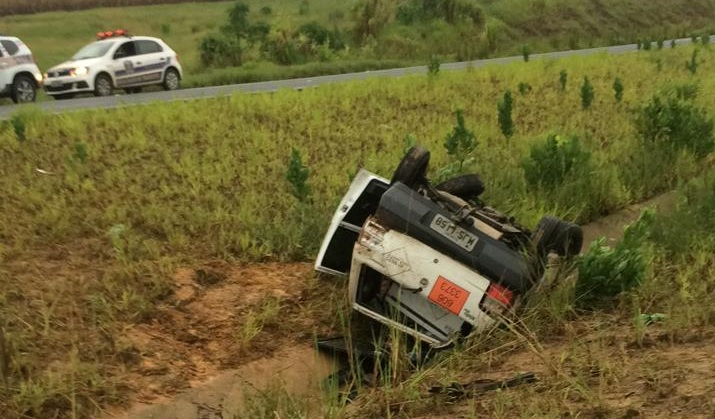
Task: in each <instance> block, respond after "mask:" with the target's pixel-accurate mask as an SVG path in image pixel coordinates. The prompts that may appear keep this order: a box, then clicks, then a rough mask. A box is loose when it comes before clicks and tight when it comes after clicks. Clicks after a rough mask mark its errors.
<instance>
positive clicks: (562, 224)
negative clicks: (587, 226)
mask: <svg viewBox="0 0 715 419" xmlns="http://www.w3.org/2000/svg"><path fill="white" fill-rule="evenodd" d="M532 241H533V242H534V245H535V247H536V252H537V254H538V255H539V256H540V257H546V255H547V254H548V253H549V252H555V253H556V254H558V255H559V256H563V257H566V258H571V257H573V256H576V255H578V254H579V252H580V251H581V246H582V244H583V231H582V230H581V227H579V226H577V225H576V224H574V223H570V222H567V221H563V220H561V219H559V218H556V217H552V216H549V215H547V216H544V217H543V218H542V219H541V220H540V221H539V223H538V224H537V226H536V230H534V233H533V234H532Z"/></svg>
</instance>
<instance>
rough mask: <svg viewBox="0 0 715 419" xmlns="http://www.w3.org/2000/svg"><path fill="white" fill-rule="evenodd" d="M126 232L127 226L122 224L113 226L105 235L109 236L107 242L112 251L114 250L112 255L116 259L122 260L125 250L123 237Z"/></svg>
mask: <svg viewBox="0 0 715 419" xmlns="http://www.w3.org/2000/svg"><path fill="white" fill-rule="evenodd" d="M126 232H127V226H125V225H124V224H114V225H113V226H112V227H111V228H110V229H109V231H108V232H107V235H108V236H109V242H110V243H111V244H112V249H114V254H115V255H116V256H117V258H118V259H123V258H124V256H125V250H126V240H125V235H126Z"/></svg>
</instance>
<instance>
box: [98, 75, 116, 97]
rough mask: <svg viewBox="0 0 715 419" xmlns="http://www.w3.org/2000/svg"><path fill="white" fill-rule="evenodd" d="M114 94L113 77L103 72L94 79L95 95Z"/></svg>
mask: <svg viewBox="0 0 715 419" xmlns="http://www.w3.org/2000/svg"><path fill="white" fill-rule="evenodd" d="M111 94H112V79H110V78H109V76H108V75H106V74H104V73H102V74H100V75H98V76H97V78H96V79H94V95H95V96H109V95H111Z"/></svg>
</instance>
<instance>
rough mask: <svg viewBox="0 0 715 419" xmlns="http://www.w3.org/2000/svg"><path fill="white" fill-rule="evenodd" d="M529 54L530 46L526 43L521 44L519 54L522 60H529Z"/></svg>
mask: <svg viewBox="0 0 715 419" xmlns="http://www.w3.org/2000/svg"><path fill="white" fill-rule="evenodd" d="M529 55H531V48H529V46H528V45H522V46H521V56H522V57H523V58H524V62H529Z"/></svg>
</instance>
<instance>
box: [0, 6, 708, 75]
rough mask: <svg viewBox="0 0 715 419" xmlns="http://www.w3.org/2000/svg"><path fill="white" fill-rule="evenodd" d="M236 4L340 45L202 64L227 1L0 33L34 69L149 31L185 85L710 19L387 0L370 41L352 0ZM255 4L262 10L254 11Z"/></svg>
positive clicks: (58, 18)
mask: <svg viewBox="0 0 715 419" xmlns="http://www.w3.org/2000/svg"><path fill="white" fill-rule="evenodd" d="M245 3H246V4H248V5H249V6H250V9H251V14H250V16H249V21H250V22H256V21H259V20H262V21H265V22H267V23H268V24H270V25H271V27H272V29H273V30H285V31H286V32H287V33H290V32H291V31H293V30H296V29H297V28H298V27H300V26H301V25H302V24H305V23H308V22H312V21H315V22H318V23H319V24H320V25H322V26H324V27H326V28H328V29H330V30H332V29H337V30H338V31H339V32H341V33H342V37H343V38H344V40H345V41H346V42H347V47H348V48H347V49H344V50H340V51H337V52H334V53H331V54H329V56H327V57H323V59H324V60H323V61H320V62H318V61H316V62H310V63H307V64H305V63H304V64H296V65H291V66H282V65H278V64H275V63H272V62H270V61H269V60H268V59H266V58H265V57H264V56H263V55H262V54H261V53H260V51H259V50H258V46H256V47H254V48H249V49H248V50H247V51H246V52H245V60H244V61H245V64H244V65H243V66H242V67H236V68H231V67H230V68H213V69H207V68H205V67H203V66H202V65H201V64H200V61H199V50H198V46H199V42H200V40H201V39H203V38H204V37H205V36H207V35H209V34H212V33H216V32H217V31H218V30H219V28H220V27H221V26H223V25H224V24H225V22H226V15H227V10H228V9H229V8H230V7H231V5H232V4H233V3H231V2H214V3H185V4H172V5H156V6H140V7H123V8H99V9H92V10H86V11H77V12H51V13H38V14H34V15H22V16H3V17H0V32H3V33H10V34H13V35H16V36H19V37H21V38H22V39H23V40H24V41H25V42H27V43H28V45H30V46H31V48H32V49H33V51H34V53H35V57H36V59H37V60H38V64H39V66H40V68H41V69H42V70H44V69H47V68H48V67H50V66H52V65H55V64H57V63H59V62H61V61H64V60H66V59H67V58H68V57H70V56H71V55H72V54H73V53H74V52H76V51H77V50H78V49H79V48H80V47H81V46H83V45H84V44H86V43H88V42H90V41H92V40H93V37H94V34H95V33H96V32H97V31H101V30H107V29H108V28H110V29H111V28H120V27H122V28H127V29H129V30H130V31H131V32H132V33H136V34H144V35H152V36H159V37H161V38H164V39H165V40H166V41H167V42H168V43H169V45H171V46H172V47H173V48H174V49H175V50H176V51H177V52H178V53H179V56H180V57H181V60H182V63H183V64H184V66H185V68H186V70H187V76H186V80H185V83H184V85H185V86H203V85H213V84H226V83H235V82H246V81H256V80H267V79H279V78H290V77H300V76H306V75H317V74H333V73H339V72H347V71H359V70H367V69H377V68H386V67H397V66H402V65H408V64H423V63H426V62H427V61H428V60H429V58H430V57H431V56H433V55H436V56H438V57H439V59H440V60H441V61H445V62H446V61H451V60H469V59H474V58H478V57H479V58H482V57H488V56H499V55H511V54H520V53H521V51H522V47H523V46H524V45H528V46H529V47H528V48H529V50H530V51H532V52H540V51H547V50H561V49H570V48H584V47H589V46H598V45H606V44H618V43H625V42H635V41H636V40H638V39H643V40H645V39H650V40H656V39H661V38H668V37H682V36H685V37H687V36H690V35H691V34H693V33H709V32H715V30H713V29H715V28H713V27H712V23H711V22H712V19H713V17H715V16H714V13H715V12H713V11H714V10H715V2H713V1H712V0H699V1H696V2H693V1H684V0H679V1H666V0H656V1H652V0H649V1H645V0H640V1H638V2H628V3H624V2H620V1H615V0H600V1H598V2H591V1H585V0H579V1H565V0H559V1H543V0H542V1H539V2H527V1H524V0H510V1H498V2H490V1H482V2H476V3H475V4H478V5H479V6H480V7H481V8H482V10H483V16H484V18H483V20H484V23H483V24H481V25H474V24H473V23H467V22H461V21H460V22H457V23H455V24H448V23H446V22H445V21H444V20H441V19H430V20H419V19H418V20H416V21H414V22H413V23H411V24H404V23H401V22H400V21H398V20H396V19H395V18H394V15H395V8H396V5H397V3H394V4H393V3H390V2H387V3H386V5H388V6H386V8H387V10H388V11H389V13H388V15H389V16H390V18H389V20H388V22H387V23H386V25H385V27H384V28H383V29H382V30H381V31H379V33H378V34H377V36H376V37H375V38H374V40H373V41H369V42H367V43H365V42H362V41H358V40H356V39H355V37H354V34H353V31H352V30H353V28H354V26H355V18H354V16H353V13H352V12H351V10H350V9H351V7H352V6H353V5H354V4H355V3H356V2H347V3H341V4H336V3H334V2H330V1H325V0H320V1H318V0H313V1H304V0H303V1H299V0H292V1H288V2H286V1H278V0H270V1H260V2H259V1H256V0H250V1H246V2H245ZM262 8H269V9H270V10H271V12H270V13H269V14H264V13H262V12H261V9H262Z"/></svg>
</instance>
